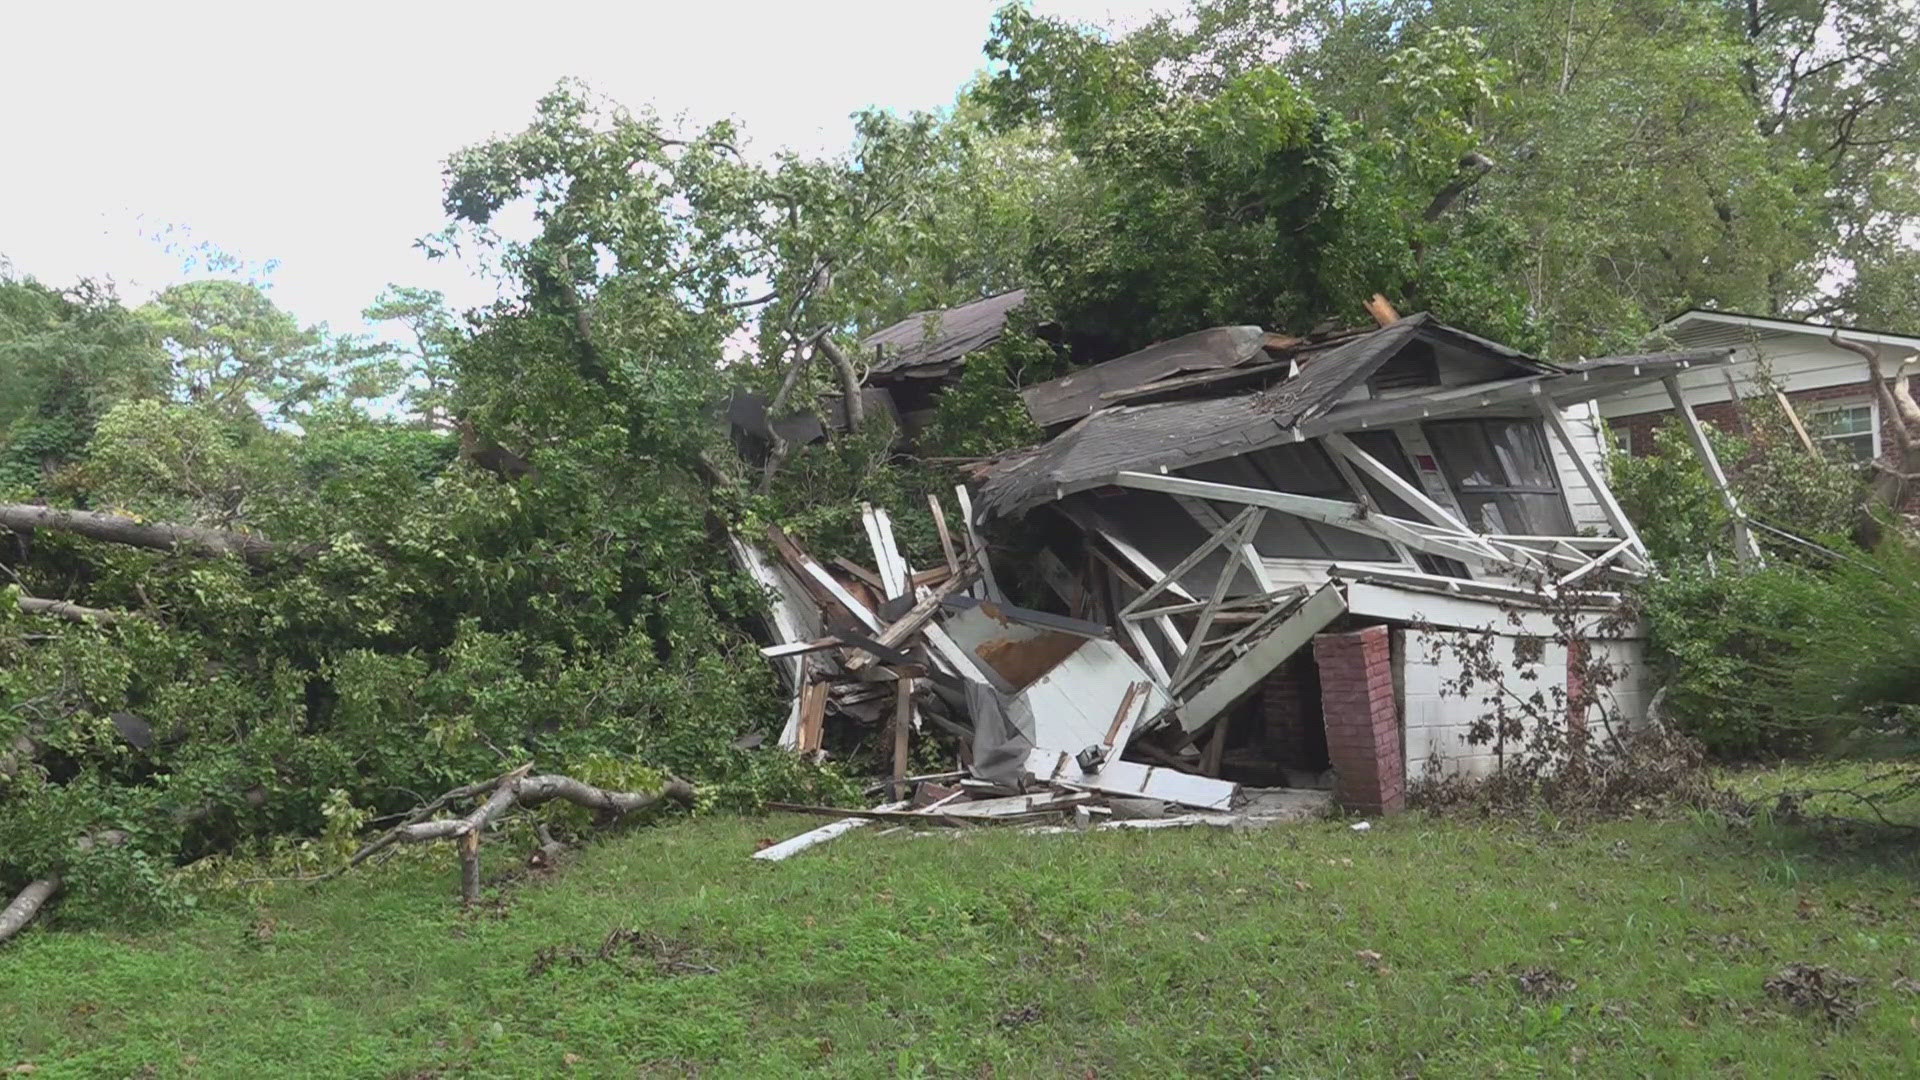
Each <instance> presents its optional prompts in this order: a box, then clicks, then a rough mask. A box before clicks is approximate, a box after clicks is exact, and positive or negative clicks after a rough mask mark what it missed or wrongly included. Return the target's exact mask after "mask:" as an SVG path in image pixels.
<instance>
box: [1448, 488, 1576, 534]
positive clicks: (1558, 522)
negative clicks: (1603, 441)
mask: <svg viewBox="0 0 1920 1080" xmlns="http://www.w3.org/2000/svg"><path fill="white" fill-rule="evenodd" d="M1460 508H1461V509H1462V510H1464V511H1466V514H1467V527H1468V528H1470V529H1473V530H1475V531H1477V532H1483V533H1511V534H1514V535H1518V536H1571V535H1572V534H1573V522H1572V521H1571V520H1570V519H1569V518H1568V516H1567V505H1566V502H1565V501H1564V500H1562V499H1561V498H1560V496H1558V495H1532V494H1525V493H1517V492H1516V493H1501V494H1474V493H1471V492H1462V493H1461V494H1460Z"/></svg>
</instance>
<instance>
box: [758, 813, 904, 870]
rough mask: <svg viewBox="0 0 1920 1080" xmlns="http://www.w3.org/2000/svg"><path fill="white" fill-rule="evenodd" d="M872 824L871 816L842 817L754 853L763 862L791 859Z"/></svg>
mask: <svg viewBox="0 0 1920 1080" xmlns="http://www.w3.org/2000/svg"><path fill="white" fill-rule="evenodd" d="M906 805H907V804H906V803H904V802H892V803H882V804H881V805H879V806H876V807H874V809H875V810H900V809H903V808H905V806H906ZM871 824H873V821H872V820H871V819H870V818H863V817H848V818H841V819H840V820H839V821H835V822H830V823H829V824H826V825H822V826H820V827H819V828H817V829H809V830H807V831H806V832H803V833H801V834H799V835H798V836H790V837H788V838H787V839H785V840H782V841H780V842H779V843H777V844H773V845H770V846H768V847H764V848H761V849H760V850H759V851H756V852H754V853H753V857H754V858H756V859H759V860H761V861H762V862H780V861H782V860H784V859H791V858H793V857H794V856H795V855H798V854H800V853H801V852H803V851H806V850H807V849H808V848H815V847H819V846H820V845H821V844H824V843H826V842H827V841H829V840H832V839H834V838H835V837H839V836H844V835H846V834H847V833H850V832H852V831H853V830H855V829H864V828H866V827H867V826H868V825H871Z"/></svg>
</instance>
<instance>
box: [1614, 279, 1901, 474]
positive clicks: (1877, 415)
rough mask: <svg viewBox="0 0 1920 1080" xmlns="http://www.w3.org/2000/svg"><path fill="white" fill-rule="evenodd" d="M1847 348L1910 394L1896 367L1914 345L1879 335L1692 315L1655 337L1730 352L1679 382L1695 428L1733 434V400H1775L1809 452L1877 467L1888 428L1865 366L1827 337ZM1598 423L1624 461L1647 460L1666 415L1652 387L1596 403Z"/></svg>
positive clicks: (1663, 400) (1662, 395)
mask: <svg viewBox="0 0 1920 1080" xmlns="http://www.w3.org/2000/svg"><path fill="white" fill-rule="evenodd" d="M1836 329H1837V330H1839V331H1840V333H1841V335H1842V336H1843V337H1845V338H1847V339H1848V340H1850V341H1857V342H1860V343H1862V344H1865V345H1870V346H1874V347H1877V348H1878V349H1879V350H1880V354H1881V356H1882V357H1883V359H1884V366H1883V368H1882V370H1884V371H1885V372H1886V373H1887V374H1888V375H1892V374H1893V373H1894V372H1896V371H1901V372H1903V373H1904V374H1905V376H1906V377H1907V378H1908V380H1909V384H1910V385H1912V386H1913V387H1914V388H1915V392H1916V394H1920V375H1916V374H1915V368H1914V367H1913V366H1912V365H1907V366H1905V367H1902V365H1901V362H1902V361H1903V360H1904V359H1906V358H1908V357H1914V356H1920V337H1907V336H1904V335H1900V334H1882V333H1873V332H1869V331H1862V330H1852V329H1848V328H1846V327H1833V326H1824V325H1821V324H1819V323H1808V322H1795V321H1793V320H1790V319H1770V318H1759V317H1756V316H1751V315H1735V314H1731V313H1728V312H1722V311H1702V310H1699V309H1694V310H1691V311H1687V312H1683V313H1682V314H1680V315H1678V316H1676V317H1674V318H1673V319H1670V320H1668V321H1667V322H1666V323H1664V324H1662V325H1661V326H1660V327H1659V328H1658V329H1657V330H1656V331H1655V336H1656V337H1657V338H1659V339H1660V340H1661V343H1662V344H1663V345H1665V346H1666V347H1670V348H1682V349H1710V348H1730V349H1733V350H1734V352H1735V357H1734V362H1733V363H1732V364H1730V365H1727V366H1724V367H1713V368H1705V369H1701V370H1695V371H1689V372H1686V373H1683V374H1681V375H1680V376H1679V381H1680V387H1681V390H1682V391H1683V392H1684V393H1685V395H1686V399H1687V403H1688V404H1689V405H1691V406H1693V409H1694V412H1695V413H1696V414H1697V415H1698V416H1699V417H1700V418H1701V419H1702V420H1705V421H1708V422H1710V423H1713V424H1715V425H1717V426H1720V427H1723V428H1731V427H1732V426H1733V417H1734V408H1733V405H1732V397H1733V391H1734V390H1737V391H1738V393H1739V396H1740V397H1741V398H1752V397H1758V396H1762V395H1767V396H1770V395H1771V394H1772V393H1773V392H1774V390H1776V389H1778V390H1779V391H1781V392H1783V393H1784V394H1785V395H1786V397H1787V400H1788V401H1789V402H1790V403H1791V404H1792V405H1793V409H1794V412H1795V413H1797V414H1798V415H1799V417H1800V419H1801V422H1802V423H1803V424H1804V425H1805V427H1806V429H1807V434H1808V435H1809V436H1810V437H1811V438H1813V439H1814V440H1815V441H1816V442H1818V443H1821V444H1823V445H1825V446H1827V447H1830V448H1831V449H1833V450H1834V452H1836V453H1840V454H1845V455H1847V456H1849V457H1853V458H1856V459H1858V460H1860V461H1871V460H1873V459H1874V458H1877V457H1879V456H1880V455H1881V453H1883V452H1884V451H1885V449H1886V448H1887V447H1888V446H1889V445H1890V440H1891V436H1890V435H1889V434H1888V431H1887V425H1889V424H1891V423H1892V422H1893V421H1892V419H1891V418H1890V417H1887V416H1884V415H1882V414H1883V412H1884V410H1882V409H1881V407H1880V402H1879V401H1878V400H1877V399H1876V398H1875V395H1874V392H1873V385H1872V380H1871V378H1870V376H1869V374H1868V371H1867V362H1866V360H1865V359H1863V358H1862V357H1861V356H1860V355H1859V354H1858V353H1854V352H1850V351H1848V350H1846V349H1843V348H1841V347H1839V346H1838V345H1835V344H1834V343H1833V342H1832V341H1831V340H1829V339H1830V336H1831V335H1832V334H1833V332H1834V331H1835V330H1836ZM1599 404H1600V415H1601V416H1602V417H1604V418H1605V419H1606V421H1607V423H1608V425H1609V426H1610V427H1611V428H1612V430H1613V433H1614V438H1615V440H1616V441H1617V442H1618V443H1619V444H1620V445H1621V446H1622V447H1623V448H1624V449H1626V450H1627V451H1628V452H1629V453H1633V454H1644V453H1647V452H1648V451H1649V450H1650V449H1651V448H1652V445H1653V432H1654V429H1655V428H1657V427H1658V426H1659V425H1660V423H1661V422H1662V421H1663V420H1665V419H1666V418H1667V417H1668V416H1670V415H1671V414H1672V411H1673V405H1672V402H1671V401H1670V400H1669V399H1668V397H1667V394H1666V391H1665V390H1664V389H1662V388H1661V387H1660V386H1659V385H1658V384H1654V385H1652V386H1646V387H1640V388H1637V389H1634V390H1630V391H1627V392H1625V393H1622V394H1620V395H1618V396H1616V397H1612V398H1608V399H1605V400H1603V401H1601V402H1600V403H1599Z"/></svg>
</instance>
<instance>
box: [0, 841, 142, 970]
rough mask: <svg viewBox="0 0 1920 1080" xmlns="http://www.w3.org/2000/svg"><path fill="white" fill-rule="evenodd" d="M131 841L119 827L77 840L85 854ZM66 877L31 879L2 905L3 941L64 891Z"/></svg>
mask: <svg viewBox="0 0 1920 1080" xmlns="http://www.w3.org/2000/svg"><path fill="white" fill-rule="evenodd" d="M126 842H127V834H126V833H124V832H122V831H120V830H119V829H102V830H100V831H98V832H91V833H88V834H87V835H85V836H82V837H80V838H79V839H77V840H75V841H74V842H73V846H74V847H75V848H77V849H79V852H80V855H81V857H85V856H86V854H87V853H88V852H91V851H93V850H94V849H96V848H103V847H119V846H120V845H121V844H124V843H126ZM65 884H66V880H65V879H64V878H63V877H62V876H61V875H59V874H48V875H47V876H46V877H43V878H41V879H39V880H38V881H33V882H29V883H28V884H27V887H26V888H24V889H21V890H20V891H19V892H18V893H16V894H14V897H13V899H12V900H11V901H9V902H8V904H7V906H6V907H4V908H0V944H4V943H5V942H6V941H7V940H8V939H9V938H11V937H13V935H15V934H17V933H19V932H20V931H22V930H24V929H26V927H27V924H28V923H30V922H32V921H33V917H34V916H36V915H38V914H40V910H41V909H42V908H44V907H46V906H47V903H48V901H51V900H52V899H53V898H54V897H55V896H58V895H59V894H60V888H61V886H63V885H65Z"/></svg>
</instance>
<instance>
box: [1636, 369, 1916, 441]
mask: <svg viewBox="0 0 1920 1080" xmlns="http://www.w3.org/2000/svg"><path fill="white" fill-rule="evenodd" d="M1908 385H1909V386H1910V387H1911V388H1912V389H1913V391H1914V393H1915V395H1916V396H1920V376H1915V377H1913V378H1911V379H1909V380H1908ZM1872 397H1873V386H1872V384H1870V383H1868V382H1867V381H1865V380H1862V381H1860V382H1857V383H1849V384H1847V385H1844V386H1823V387H1821V388H1820V389H1818V390H1799V391H1795V392H1793V393H1790V394H1788V395H1787V400H1788V401H1790V402H1792V403H1793V406H1794V410H1795V411H1796V412H1799V413H1801V419H1802V420H1804V419H1806V416H1805V413H1806V411H1807V410H1806V409H1802V408H1801V405H1802V404H1803V403H1804V404H1805V405H1807V406H1813V405H1817V404H1819V403H1820V402H1823V401H1861V400H1866V399H1870V398H1872ZM1693 411H1694V415H1696V416H1698V417H1699V418H1700V419H1702V420H1705V421H1706V422H1708V423H1710V424H1712V425H1714V426H1715V427H1717V428H1720V429H1721V430H1723V431H1733V430H1736V429H1735V427H1734V409H1733V404H1732V403H1731V402H1726V401H1716V402H1714V403H1712V404H1710V405H1695V406H1694V407H1693ZM1672 415H1673V410H1671V409H1663V410H1661V411H1659V412H1645V413H1635V414H1634V415H1632V416H1617V417H1614V418H1612V419H1611V420H1610V421H1608V423H1609V424H1610V425H1611V426H1612V427H1613V430H1614V431H1617V432H1619V431H1624V432H1627V433H1628V435H1629V437H1630V438H1631V439H1632V444H1633V454H1634V456H1635V457H1644V456H1646V455H1647V454H1648V453H1649V452H1650V451H1651V450H1652V449H1653V431H1654V429H1655V428H1657V427H1659V426H1660V424H1661V423H1662V422H1663V421H1665V420H1666V419H1667V418H1668V417H1670V416H1672ZM1892 424H1893V418H1892V417H1890V416H1888V415H1887V413H1886V410H1884V409H1882V410H1881V412H1880V446H1881V448H1882V449H1884V448H1886V447H1889V446H1892V445H1893V433H1892Z"/></svg>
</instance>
